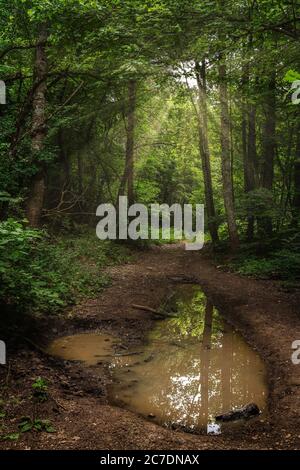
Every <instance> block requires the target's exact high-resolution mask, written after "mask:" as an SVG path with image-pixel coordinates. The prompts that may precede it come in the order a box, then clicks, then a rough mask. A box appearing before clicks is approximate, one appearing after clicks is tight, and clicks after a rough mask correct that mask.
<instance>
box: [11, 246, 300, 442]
mask: <svg viewBox="0 0 300 470" xmlns="http://www.w3.org/2000/svg"><path fill="white" fill-rule="evenodd" d="M136 257H137V259H136V260H135V261H133V262H131V263H128V264H125V265H122V266H118V267H113V268H110V269H109V272H110V275H111V277H112V285H111V286H110V287H109V288H107V289H105V291H104V292H103V293H102V294H101V295H100V296H99V298H98V299H95V300H89V301H86V302H84V303H83V304H82V305H79V306H77V307H76V308H74V310H73V312H72V316H71V317H70V319H69V320H67V322H66V323H65V324H64V329H65V330H67V332H69V333H71V332H72V333H73V332H80V331H88V330H91V329H93V330H94V329H99V330H101V331H105V332H109V333H112V334H114V335H117V336H119V337H120V338H121V340H122V343H123V345H124V346H125V347H127V346H132V345H135V344H140V342H141V341H143V338H144V336H145V334H146V333H147V332H148V331H149V329H150V328H151V327H152V325H153V321H154V320H153V315H152V314H151V313H150V312H146V311H141V310H137V309H134V308H132V304H139V305H146V306H149V307H152V308H158V307H159V305H160V304H161V302H162V301H163V300H164V299H165V298H166V296H168V295H169V294H170V293H171V292H172V291H174V289H176V281H178V279H179V280H180V279H181V278H182V277H186V278H192V279H194V280H195V281H196V280H197V282H199V284H200V285H201V286H202V288H203V289H204V291H205V293H206V294H207V295H208V296H209V297H210V298H211V299H212V301H213V303H214V304H215V305H216V306H217V307H220V308H221V309H222V313H223V315H224V316H225V318H226V319H227V320H228V321H229V322H230V323H232V324H233V325H234V326H235V327H236V328H237V329H238V330H239V331H240V332H241V333H242V335H243V336H244V337H245V339H246V340H247V341H248V342H249V343H250V345H251V346H252V347H253V348H254V349H257V350H258V352H259V353H260V355H261V356H262V358H263V359H264V361H265V363H266V366H267V371H268V380H269V391H270V397H269V409H270V411H269V414H268V416H267V418H266V419H264V420H260V421H256V422H255V423H253V425H252V424H250V425H249V426H247V427H245V428H242V429H241V428H239V429H238V430H235V431H232V432H230V433H226V434H224V435H219V436H206V435H203V436H202V435H201V436H200V435H192V434H186V433H183V432H179V431H174V430H169V429H164V428H162V427H160V426H158V425H156V424H154V423H151V422H149V421H145V420H144V419H142V418H141V417H139V416H137V415H135V414H134V413H131V412H129V411H126V410H123V409H120V408H118V407H114V406H110V405H109V403H108V400H107V394H106V386H107V384H108V383H109V381H110V378H109V374H108V371H107V368H106V367H105V365H104V366H99V367H98V366H97V368H90V369H89V370H88V368H86V367H84V366H82V365H80V364H77V363H67V364H64V363H62V362H61V361H56V360H53V359H51V358H47V357H44V356H42V355H40V354H39V353H38V352H33V351H31V352H30V353H28V354H29V355H27V356H26V361H27V363H28V361H29V362H32V364H33V367H32V369H31V375H32V374H37V372H38V374H39V375H42V376H43V377H47V378H48V379H49V381H50V383H52V385H51V387H50V391H51V395H52V397H53V398H54V400H55V402H56V403H57V404H58V408H59V409H56V410H55V407H54V408H51V406H50V405H49V404H48V405H41V406H48V408H47V413H48V417H50V418H51V419H52V421H53V423H54V426H55V428H56V429H57V432H56V433H54V434H47V433H27V434H26V435H24V437H23V439H22V440H21V441H19V442H16V443H10V444H9V443H5V444H4V446H5V447H13V448H24V447H27V448H32V449H232V448H241V449H245V448H247V449H265V448H300V436H298V435H297V429H300V427H299V425H300V365H299V366H297V365H293V364H292V362H291V353H292V349H291V344H292V342H293V341H294V340H296V339H300V321H299V315H297V310H298V305H299V303H298V300H299V299H298V298H297V296H296V294H294V296H291V295H290V294H287V293H284V292H282V291H280V290H279V289H278V287H277V286H276V285H274V283H272V282H269V281H255V280H250V279H247V278H242V277H240V276H238V275H235V274H232V273H226V272H224V271H221V270H220V269H217V267H215V266H214V265H213V263H212V262H211V261H210V259H209V258H208V257H206V255H205V254H204V253H202V252H188V251H184V250H183V248H182V247H181V246H180V247H179V246H174V245H169V246H164V247H162V248H153V249H151V250H148V251H144V252H141V253H139V254H138V255H136ZM63 333H64V332H62V331H61V330H59V335H61V334H63ZM55 334H56V335H57V328H56V329H55ZM24 360H25V359H24V358H23V361H24ZM18 361H19V362H18V365H16V367H15V368H14V369H13V370H14V373H16V374H18V368H19V369H22V359H21V363H20V358H18ZM28 376H29V377H28V378H30V370H29V374H28ZM23 386H24V384H23ZM23 414H24V412H23ZM295 431H296V434H295ZM298 433H299V435H300V431H298ZM2 446H3V444H2Z"/></svg>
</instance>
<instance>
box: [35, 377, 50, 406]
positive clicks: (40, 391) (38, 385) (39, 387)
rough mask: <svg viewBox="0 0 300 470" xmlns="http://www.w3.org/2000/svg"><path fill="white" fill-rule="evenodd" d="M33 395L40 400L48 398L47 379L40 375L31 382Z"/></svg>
mask: <svg viewBox="0 0 300 470" xmlns="http://www.w3.org/2000/svg"><path fill="white" fill-rule="evenodd" d="M32 388H33V391H34V393H33V396H34V397H35V398H37V399H38V401H40V402H44V401H46V400H48V392H47V390H48V385H47V381H46V380H45V379H43V378H42V377H38V378H37V379H36V380H35V381H34V383H33V384H32Z"/></svg>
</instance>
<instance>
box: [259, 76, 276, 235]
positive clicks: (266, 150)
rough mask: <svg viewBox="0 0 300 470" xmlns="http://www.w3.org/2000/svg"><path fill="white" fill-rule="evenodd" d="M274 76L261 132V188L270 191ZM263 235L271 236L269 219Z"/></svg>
mask: <svg viewBox="0 0 300 470" xmlns="http://www.w3.org/2000/svg"><path fill="white" fill-rule="evenodd" d="M275 90H276V76H275V73H272V75H271V78H270V81H269V84H268V89H267V92H266V99H265V109H264V111H265V124H264V130H263V167H262V187H263V188H265V189H268V190H269V191H272V189H273V180H274V160H275V149H276V95H275ZM261 225H262V227H261V228H262V229H263V232H264V235H271V234H272V220H271V218H269V217H266V218H264V220H263V221H262V224H261Z"/></svg>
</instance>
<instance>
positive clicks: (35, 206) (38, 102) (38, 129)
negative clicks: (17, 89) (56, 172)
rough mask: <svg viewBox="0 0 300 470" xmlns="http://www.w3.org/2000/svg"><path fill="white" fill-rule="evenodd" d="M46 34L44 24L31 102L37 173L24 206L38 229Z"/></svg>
mask: <svg viewBox="0 0 300 470" xmlns="http://www.w3.org/2000/svg"><path fill="white" fill-rule="evenodd" d="M47 37H48V33H47V27H46V24H43V25H42V26H41V28H40V34H39V38H38V44H37V46H36V50H35V65H34V77H35V78H34V79H35V82H36V87H35V91H34V96H33V100H32V124H31V147H32V153H33V156H34V157H35V158H36V163H37V166H38V171H37V173H36V174H35V176H34V177H33V179H32V183H31V188H30V194H29V197H28V200H27V205H26V216H27V219H28V222H29V225H30V226H31V227H38V226H39V225H40V219H41V214H42V209H43V203H44V196H45V189H46V183H45V178H46V176H45V168H44V165H43V164H42V163H41V162H40V161H39V160H38V159H39V153H40V152H41V151H42V150H43V146H44V139H45V136H46V133H47V130H46V91H47V82H46V76H47V55H46V41H47Z"/></svg>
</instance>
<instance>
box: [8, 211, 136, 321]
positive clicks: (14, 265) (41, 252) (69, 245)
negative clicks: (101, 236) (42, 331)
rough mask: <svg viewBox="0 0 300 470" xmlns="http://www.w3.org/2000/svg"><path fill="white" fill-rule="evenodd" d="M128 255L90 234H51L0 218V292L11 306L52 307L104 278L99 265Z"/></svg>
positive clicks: (91, 290) (92, 291)
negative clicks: (0, 220)
mask: <svg viewBox="0 0 300 470" xmlns="http://www.w3.org/2000/svg"><path fill="white" fill-rule="evenodd" d="M126 259H128V254H127V252H126V249H125V248H124V247H123V246H119V245H117V244H113V243H112V242H110V241H107V242H106V241H105V242H102V241H100V240H98V239H97V238H96V236H95V234H94V233H93V234H91V233H85V234H83V235H82V236H80V237H77V238H70V237H68V238H58V239H53V238H52V239H51V238H50V237H49V235H47V234H46V233H45V232H42V231H38V230H31V229H28V228H26V225H25V224H24V223H22V222H19V221H17V220H14V219H9V220H7V221H5V222H1V223H0V296H1V299H2V302H4V303H5V304H9V305H12V306H13V307H14V308H15V309H16V310H22V311H31V312H40V313H42V312H46V311H47V312H56V311H58V310H59V309H61V308H62V307H64V306H66V305H67V304H71V303H74V302H75V301H76V300H78V299H80V298H81V297H83V296H93V295H96V294H97V293H99V290H100V289H102V288H103V287H105V286H106V285H107V284H108V283H109V278H108V276H107V275H106V274H104V273H103V272H101V271H103V268H104V267H105V266H108V265H111V264H117V263H120V262H122V261H125V260H126Z"/></svg>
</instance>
